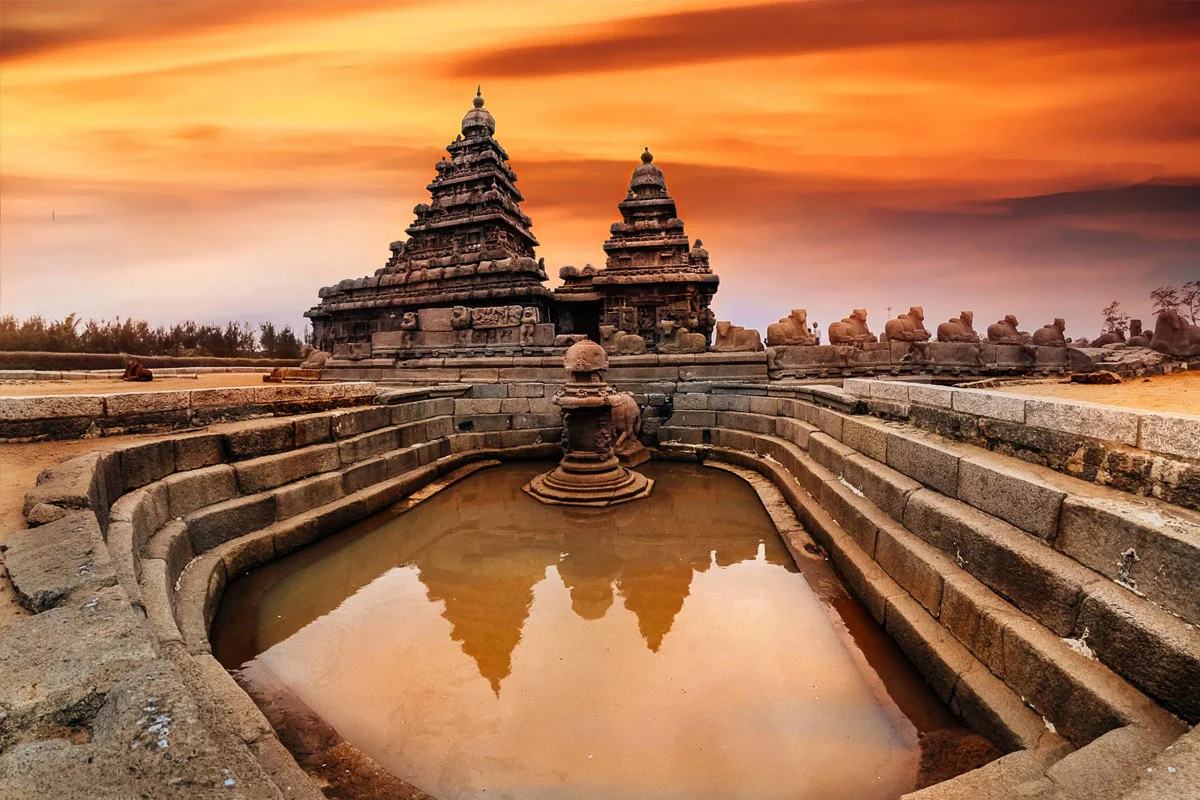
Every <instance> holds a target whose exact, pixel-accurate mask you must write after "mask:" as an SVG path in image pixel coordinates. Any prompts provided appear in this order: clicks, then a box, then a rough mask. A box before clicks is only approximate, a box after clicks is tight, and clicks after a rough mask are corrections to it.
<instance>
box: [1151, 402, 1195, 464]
mask: <svg viewBox="0 0 1200 800" xmlns="http://www.w3.org/2000/svg"><path fill="white" fill-rule="evenodd" d="M1138 446H1139V447H1143V448H1145V449H1146V450H1154V451H1155V452H1158V453H1169V454H1171V455H1176V456H1183V457H1184V458H1194V459H1200V416H1195V415H1193V414H1166V413H1154V414H1147V413H1143V414H1142V415H1141V428H1140V431H1139V438H1138Z"/></svg>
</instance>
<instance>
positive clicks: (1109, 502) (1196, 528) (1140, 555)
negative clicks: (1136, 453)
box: [1054, 496, 1200, 624]
mask: <svg viewBox="0 0 1200 800" xmlns="http://www.w3.org/2000/svg"><path fill="white" fill-rule="evenodd" d="M1054 546H1055V548H1056V549H1058V550H1060V551H1061V552H1063V553H1066V554H1067V555H1069V556H1070V557H1071V558H1073V559H1075V560H1076V561H1078V562H1079V563H1081V564H1084V565H1086V566H1088V567H1090V568H1091V569H1093V570H1095V571H1096V572H1099V573H1100V574H1101V575H1104V576H1106V577H1108V578H1110V579H1112V580H1114V581H1117V582H1120V583H1122V584H1123V585H1125V586H1128V587H1129V588H1131V589H1133V590H1134V591H1137V592H1139V593H1141V594H1143V595H1145V597H1146V598H1148V599H1149V600H1152V601H1153V602H1155V603H1158V604H1159V605H1161V606H1162V607H1164V608H1166V609H1168V610H1169V611H1171V612H1173V613H1176V614H1179V615H1180V616H1181V617H1183V618H1184V619H1186V620H1188V621H1189V622H1191V623H1193V624H1200V594H1198V593H1197V591H1196V587H1197V586H1200V514H1196V513H1195V512H1191V511H1184V510H1182V509H1170V508H1166V507H1163V506H1161V505H1157V504H1153V503H1149V502H1138V501H1134V500H1132V499H1131V500H1124V499H1121V498H1111V499H1106V498H1100V497H1096V498H1092V497H1074V496H1072V497H1068V498H1067V499H1066V500H1065V501H1064V502H1063V507H1062V520H1061V522H1060V525H1059V533H1058V537H1057V538H1056V539H1055V540H1054Z"/></svg>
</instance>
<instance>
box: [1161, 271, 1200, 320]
mask: <svg viewBox="0 0 1200 800" xmlns="http://www.w3.org/2000/svg"><path fill="white" fill-rule="evenodd" d="M1150 301H1151V302H1152V303H1154V313H1155V314H1156V315H1157V314H1161V313H1163V312H1164V311H1177V312H1179V316H1181V317H1183V318H1184V319H1185V320H1187V321H1188V322H1190V323H1192V324H1193V325H1200V280H1195V281H1188V282H1187V283H1185V284H1183V285H1182V286H1160V287H1158V288H1157V289H1155V290H1154V291H1152V292H1150Z"/></svg>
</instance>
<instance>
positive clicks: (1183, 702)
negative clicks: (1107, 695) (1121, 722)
mask: <svg viewBox="0 0 1200 800" xmlns="http://www.w3.org/2000/svg"><path fill="white" fill-rule="evenodd" d="M1076 631H1077V634H1078V635H1079V636H1081V637H1082V638H1083V641H1084V643H1085V644H1086V645H1087V646H1088V647H1090V648H1091V649H1092V651H1093V652H1095V654H1096V656H1097V657H1098V658H1099V659H1100V660H1101V661H1102V662H1104V663H1105V664H1107V665H1108V666H1109V667H1111V668H1112V669H1113V670H1115V671H1116V672H1117V673H1119V674H1120V675H1122V676H1124V677H1125V678H1126V679H1127V680H1129V681H1130V682H1131V683H1132V684H1133V685H1134V686H1136V687H1138V688H1139V689H1141V690H1142V691H1143V692H1145V693H1146V694H1148V695H1149V696H1150V697H1153V698H1154V699H1155V700H1157V701H1158V702H1160V703H1161V704H1162V705H1163V706H1165V707H1166V708H1167V709H1169V710H1170V711H1172V712H1174V713H1175V714H1176V715H1178V716H1179V717H1180V718H1181V719H1183V720H1184V721H1185V722H1187V723H1189V724H1196V723H1197V722H1200V693H1198V692H1197V691H1196V687H1198V686H1200V633H1198V632H1197V631H1196V629H1195V628H1193V627H1191V626H1188V625H1185V624H1183V623H1181V622H1180V621H1179V620H1178V619H1176V618H1175V617H1173V616H1172V615H1170V614H1168V613H1167V612H1165V611H1163V610H1161V609H1159V608H1157V607H1156V606H1154V605H1152V604H1150V603H1146V602H1144V601H1141V600H1139V599H1138V598H1135V597H1134V596H1132V595H1131V594H1130V593H1129V592H1127V591H1125V590H1124V589H1121V588H1120V587H1118V586H1114V585H1112V584H1108V585H1101V586H1097V587H1093V588H1092V589H1091V590H1090V591H1089V592H1088V596H1087V597H1086V598H1085V599H1084V601H1083V606H1082V608H1081V609H1080V611H1079V621H1078V622H1077V623H1076Z"/></svg>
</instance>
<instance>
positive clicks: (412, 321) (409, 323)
mask: <svg viewBox="0 0 1200 800" xmlns="http://www.w3.org/2000/svg"><path fill="white" fill-rule="evenodd" d="M419 327H420V320H419V319H418V317H417V312H415V311H405V312H404V314H403V315H401V317H400V346H401V347H412V346H413V344H415V342H414V341H413V339H414V337H415V334H416V331H417V328H419Z"/></svg>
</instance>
